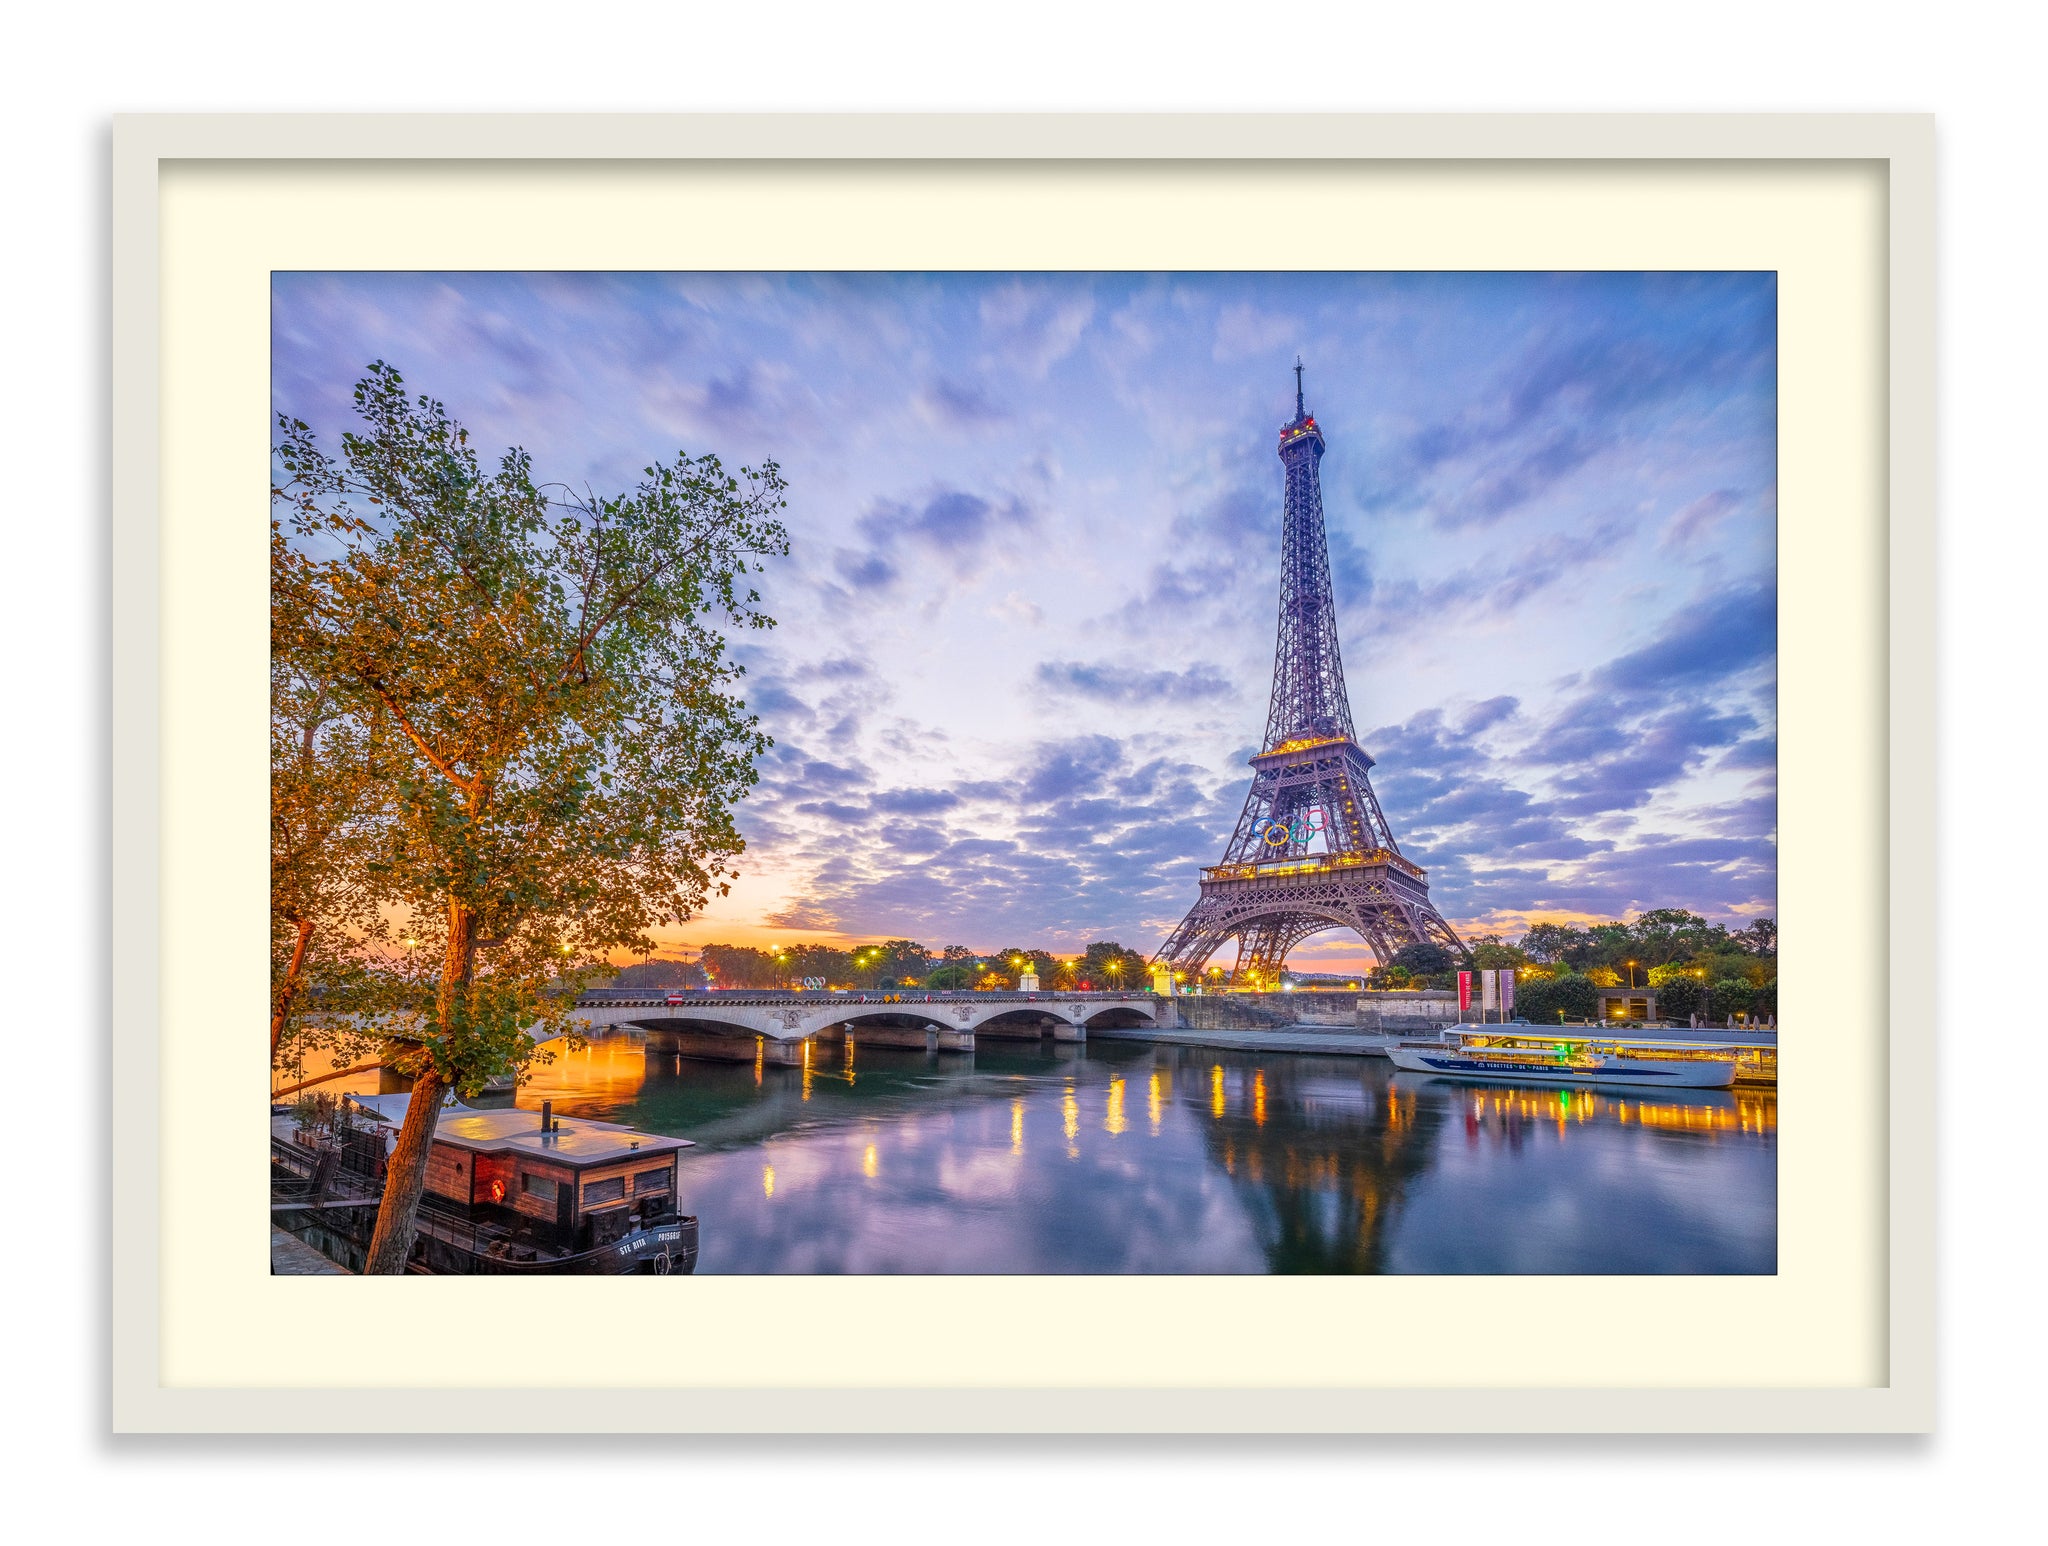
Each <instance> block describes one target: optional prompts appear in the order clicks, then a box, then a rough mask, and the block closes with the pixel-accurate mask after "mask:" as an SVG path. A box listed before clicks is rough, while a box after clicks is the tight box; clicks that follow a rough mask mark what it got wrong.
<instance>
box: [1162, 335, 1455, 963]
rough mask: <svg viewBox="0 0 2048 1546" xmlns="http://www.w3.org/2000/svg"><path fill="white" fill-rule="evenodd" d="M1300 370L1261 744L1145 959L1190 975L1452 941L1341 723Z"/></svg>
mask: <svg viewBox="0 0 2048 1546" xmlns="http://www.w3.org/2000/svg"><path fill="white" fill-rule="evenodd" d="M1301 371H1302V366H1301V362H1300V361H1299V360H1297V361H1296V362H1295V366H1294V417H1293V418H1292V419H1291V420H1289V421H1288V422H1287V423H1286V424H1284V425H1282V426H1281V429H1280V462H1281V465H1282V466H1284V467H1285V468H1286V469H1287V497H1286V506H1285V511H1284V514H1283V516H1282V521H1281V543H1280V637H1279V643H1278V645H1277V646H1276V648H1275V650H1274V655H1273V702H1272V707H1271V708H1270V709H1269V710H1268V711H1267V714H1266V735H1265V739H1264V741H1263V742H1262V743H1261V744H1262V747H1263V749H1262V750H1261V751H1260V752H1259V754H1258V755H1257V756H1255V757H1253V758H1252V759H1251V765H1252V787H1251V792H1250V793H1249V794H1248V795H1246V796H1245V802H1244V814H1243V815H1241V816H1239V817H1238V819H1237V830H1236V831H1235V832H1234V833H1232V834H1231V838H1230V846H1229V847H1228V848H1227V849H1225V850H1224V854H1223V862H1222V863H1220V864H1217V865H1214V866H1212V867H1210V868H1208V869H1205V870H1203V871H1202V894H1201V899H1200V900H1199V901H1197V902H1196V903H1195V905H1194V907H1193V908H1192V909H1191V910H1190V911H1189V913H1188V915H1187V917H1186V918H1184V919H1182V920H1181V925H1180V927H1179V928H1177V929H1175V930H1174V931H1173V935H1172V937H1171V938H1170V939H1168V940H1167V942H1166V943H1165V945H1164V946H1162V947H1161V948H1160V951H1159V953H1158V955H1156V956H1154V957H1153V962H1154V964H1155V965H1156V966H1163V967H1165V968H1167V969H1168V970H1170V971H1172V972H1174V973H1175V974H1177V975H1180V974H1184V975H1186V976H1187V977H1190V978H1193V977H1196V976H1197V975H1198V974H1199V972H1200V971H1201V969H1202V967H1203V965H1204V963H1206V962H1207V961H1208V959H1209V957H1210V956H1211V955H1213V954H1214V953H1215V952H1216V950H1217V949H1218V948H1219V947H1221V946H1222V945H1223V943H1224V942H1225V941H1227V940H1230V939H1233V938H1234V939H1236V940H1237V942H1238V948H1237V962H1236V965H1235V966H1234V967H1233V968H1232V970H1231V981H1232V982H1233V983H1238V984H1244V983H1257V984H1262V985H1263V984H1268V983H1271V982H1274V981H1275V980H1277V978H1278V976H1279V973H1280V969H1281V968H1282V966H1284V965H1285V964H1286V961H1287V953H1288V951H1290V950H1292V949H1293V948H1294V947H1295V946H1296V945H1298V944H1299V943H1301V941H1302V940H1304V939H1307V938H1308V937H1309V936H1310V935H1311V934H1319V933H1321V932H1323V931H1324V930H1326V929H1351V930H1354V931H1355V932H1357V933H1358V934H1360V935H1362V936H1363V937H1364V939H1365V941H1366V943H1367V944H1369V945H1370V946H1371V947H1372V951H1373V954H1374V955H1375V956H1377V957H1378V958H1379V961H1380V963H1381V964H1382V965H1385V964H1386V962H1387V961H1388V960H1389V959H1391V958H1392V956H1393V954H1394V952H1395V951H1397V950H1399V949H1400V948H1401V947H1402V946H1403V945H1407V944H1410V943H1412V942H1414V941H1417V940H1431V941H1435V942H1436V943H1438V944H1442V945H1446V946H1448V947H1450V948H1451V949H1452V950H1462V949H1463V947H1462V946H1461V945H1460V944H1459V943H1458V936H1457V935H1456V934H1454V933H1452V932H1451V926H1450V925H1449V924H1447V923H1445V922H1444V920H1443V918H1442V917H1441V916H1440V915H1439V914H1438V912H1437V910H1436V908H1435V907H1433V906H1432V905H1431V904H1430V900H1429V877H1428V874H1427V872H1426V871H1424V870H1423V869H1422V868H1421V867H1420V866H1418V865H1416V864H1414V863H1413V862H1411V861H1410V860H1408V859H1406V858H1404V857H1403V856H1402V854H1401V849H1400V845H1399V844H1397V843H1396V842H1395V841H1394V834H1393V833H1392V832H1391V831H1390V830H1389V829H1388V827H1387V818H1386V816H1385V814H1384V813H1383V812H1382V811H1381V810H1380V802H1379V800H1378V798H1377V797H1376V796H1375V795H1374V794H1373V792H1372V782H1371V780H1370V779H1369V778H1368V776H1367V774H1368V771H1369V770H1370V769H1371V767H1372V766H1373V760H1372V758H1371V757H1369V756H1367V755H1366V753H1365V750H1364V748H1362V747H1361V746H1360V745H1359V744H1358V739H1357V732H1356V731H1355V730H1354V729H1353V728H1352V724H1351V701H1350V698H1349V697H1348V695H1347V694H1346V692H1345V690H1344V663H1343V661H1342V660H1341V659H1340V658H1339V655H1338V650H1337V609H1336V604H1335V601H1334V600H1333V598H1332V595H1331V591H1330V552H1329V544H1328V542H1327V540H1326V539H1325V537H1324V534H1323V490H1322V479H1321V475H1320V471H1319V468H1320V464H1321V462H1322V459H1323V432H1322V430H1321V428H1320V427H1319V426H1318V425H1317V424H1316V421H1315V420H1314V419H1313V418H1311V417H1309V414H1308V410H1307V408H1306V407H1305V406H1304V400H1303V396H1302V386H1301Z"/></svg>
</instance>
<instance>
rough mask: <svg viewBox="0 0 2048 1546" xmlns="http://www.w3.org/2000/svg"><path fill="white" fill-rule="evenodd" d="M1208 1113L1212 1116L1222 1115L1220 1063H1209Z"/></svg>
mask: <svg viewBox="0 0 2048 1546" xmlns="http://www.w3.org/2000/svg"><path fill="white" fill-rule="evenodd" d="M1209 1115H1210V1116H1212V1117H1221V1116H1222V1115H1223V1065H1222V1064H1221V1063H1212V1064H1210V1065H1209Z"/></svg>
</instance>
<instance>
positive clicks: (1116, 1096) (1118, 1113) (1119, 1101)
mask: <svg viewBox="0 0 2048 1546" xmlns="http://www.w3.org/2000/svg"><path fill="white" fill-rule="evenodd" d="M1130 1125H1131V1124H1130V1123H1129V1122H1128V1121H1127V1120H1125V1117H1124V1081H1123V1080H1121V1079H1112V1080H1110V1081H1109V1109H1108V1110H1107V1111H1105V1112H1104V1113H1103V1116H1102V1130H1103V1131H1104V1132H1106V1133H1108V1134H1109V1136H1110V1137H1112V1138H1115V1137H1118V1136H1120V1135H1121V1134H1122V1133H1123V1132H1124V1131H1125V1130H1126V1129H1127V1128H1129V1127H1130Z"/></svg>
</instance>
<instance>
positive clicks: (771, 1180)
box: [761, 1165, 775, 1197]
mask: <svg viewBox="0 0 2048 1546" xmlns="http://www.w3.org/2000/svg"><path fill="white" fill-rule="evenodd" d="M761 1195H762V1196H763V1197H773V1196H774V1195H775V1167H774V1166H773V1165H763V1166H762V1167H761Z"/></svg>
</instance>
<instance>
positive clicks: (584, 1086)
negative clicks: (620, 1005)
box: [369, 1036, 647, 1110]
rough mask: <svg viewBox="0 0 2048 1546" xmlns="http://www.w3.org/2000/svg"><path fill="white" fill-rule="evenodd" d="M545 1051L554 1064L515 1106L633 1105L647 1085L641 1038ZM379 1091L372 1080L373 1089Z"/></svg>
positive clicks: (522, 1091) (554, 1044)
mask: <svg viewBox="0 0 2048 1546" xmlns="http://www.w3.org/2000/svg"><path fill="white" fill-rule="evenodd" d="M541 1050H542V1051H543V1052H552V1053H554V1055H555V1057H554V1061H553V1062H551V1063H545V1064H537V1065H536V1066H535V1067H534V1069H533V1077H532V1078H531V1079H529V1080H528V1081H527V1082H526V1083H525V1084H522V1085H521V1086H520V1087H519V1093H518V1094H517V1095H516V1096H515V1097H514V1104H515V1105H519V1106H523V1107H526V1108H528V1109H530V1110H533V1109H538V1108H539V1106H540V1103H541V1102H542V1101H544V1100H555V1101H559V1100H566V1099H571V1098H573V1099H577V1100H586V1099H591V1098H595V1099H598V1100H602V1101H608V1102H623V1101H630V1100H632V1099H633V1098H634V1097H635V1096H637V1095H638V1094H639V1093H640V1086H641V1085H642V1084H643V1083H645V1082H646V1078H647V1053H646V1049H645V1047H644V1045H643V1044H642V1043H641V1041H640V1040H639V1038H637V1037H632V1036H602V1037H593V1038H592V1039H591V1040H590V1041H589V1042H587V1043H585V1044H584V1046H583V1048H582V1050H581V1051H578V1052H571V1051H570V1050H569V1047H568V1043H567V1042H565V1041H560V1040H556V1041H545V1042H542V1043H541ZM376 1087H377V1085H376V1079H375V1077H374V1076H372V1078H371V1081H370V1085H369V1088H370V1089H372V1090H374V1089H375V1088H376Z"/></svg>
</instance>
